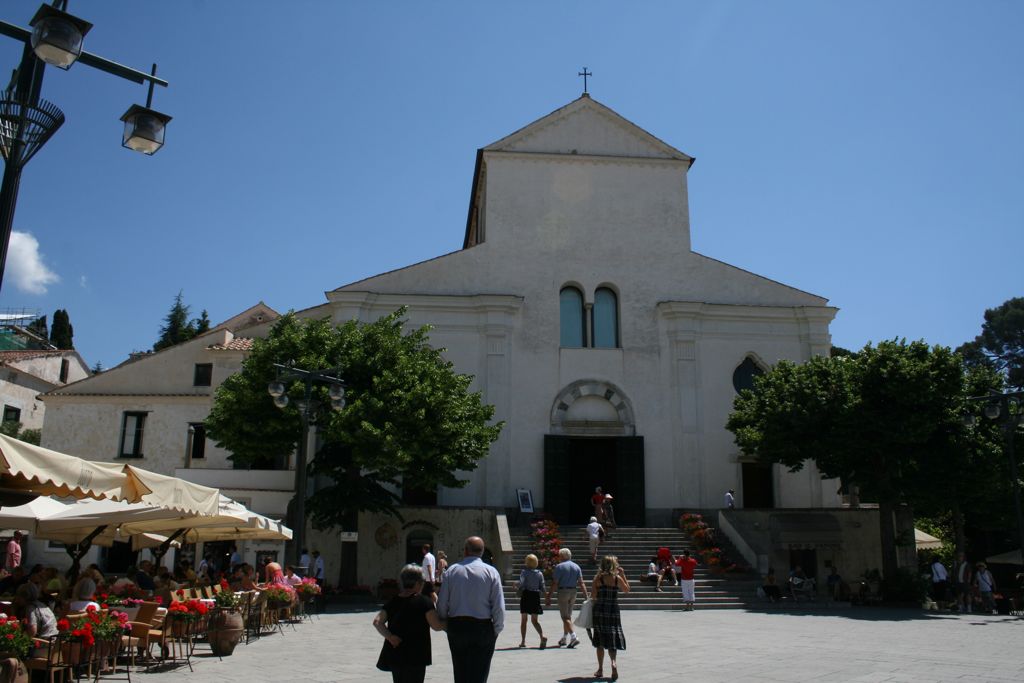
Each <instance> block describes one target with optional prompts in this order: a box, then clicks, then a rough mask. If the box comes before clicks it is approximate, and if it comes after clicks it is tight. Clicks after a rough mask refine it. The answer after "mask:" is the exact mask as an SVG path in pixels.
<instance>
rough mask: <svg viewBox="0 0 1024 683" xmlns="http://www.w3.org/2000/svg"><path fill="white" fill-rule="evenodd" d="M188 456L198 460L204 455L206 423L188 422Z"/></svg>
mask: <svg viewBox="0 0 1024 683" xmlns="http://www.w3.org/2000/svg"><path fill="white" fill-rule="evenodd" d="M188 429H189V438H190V439H191V441H190V443H189V457H190V458H192V460H200V459H202V458H205V457H206V425H204V424H203V423H202V422H189V423H188Z"/></svg>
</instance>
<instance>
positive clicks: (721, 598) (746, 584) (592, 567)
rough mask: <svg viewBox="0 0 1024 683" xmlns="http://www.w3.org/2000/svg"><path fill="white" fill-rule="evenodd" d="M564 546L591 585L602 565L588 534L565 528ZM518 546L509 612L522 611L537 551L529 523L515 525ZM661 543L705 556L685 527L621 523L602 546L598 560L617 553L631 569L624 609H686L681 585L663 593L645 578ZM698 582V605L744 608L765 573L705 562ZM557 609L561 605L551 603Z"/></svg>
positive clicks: (665, 587) (508, 586) (508, 582)
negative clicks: (529, 565)
mask: <svg viewBox="0 0 1024 683" xmlns="http://www.w3.org/2000/svg"><path fill="white" fill-rule="evenodd" d="M561 534H562V546H563V547H567V548H569V549H570V550H572V553H573V557H572V559H573V561H574V562H576V563H577V564H578V565H580V567H581V568H582V569H583V580H584V581H586V583H587V586H588V587H589V586H590V585H591V583H592V582H593V580H594V576H595V575H596V574H597V568H598V565H597V564H595V563H592V562H591V561H590V554H589V545H588V543H587V539H586V533H585V531H583V530H582V529H579V528H578V527H575V528H574V527H563V528H562V529H561ZM510 535H511V539H512V547H513V548H514V552H513V560H512V571H511V572H510V575H509V576H506V577H505V581H504V589H505V607H506V609H507V610H508V611H509V612H518V611H519V598H518V597H517V596H516V592H515V584H516V581H517V580H518V579H519V572H520V571H521V570H522V569H523V568H524V566H525V565H524V564H523V562H524V559H525V557H526V556H527V555H528V554H529V553H530V552H532V548H533V538H532V535H531V533H530V529H529V528H516V529H512V530H511V533H510ZM660 547H667V548H669V549H670V550H671V551H672V554H673V555H678V554H680V553H682V551H683V550H690V552H691V553H692V554H694V555H695V556H697V557H698V558H699V555H698V554H697V553H696V548H695V547H694V546H693V544H692V543H691V542H690V540H689V537H688V536H687V535H686V534H684V533H683V532H682V531H681V530H679V529H677V528H673V527H668V528H650V527H619V528H618V529H614V530H611V532H610V533H609V534H608V536H607V538H606V539H605V540H604V542H602V543H601V545H600V547H599V548H598V552H597V556H598V560H599V561H600V558H602V557H604V556H605V555H615V556H616V557H617V558H618V559H619V564H620V565H621V566H622V568H623V569H625V571H626V578H627V580H628V581H629V588H630V592H629V593H620V594H619V607H620V609H624V610H645V609H647V610H679V609H682V608H683V604H682V596H681V594H680V591H679V587H678V586H674V585H671V584H666V583H662V591H661V592H658V591H657V590H656V589H655V586H654V585H651V584H648V583H645V582H643V581H641V580H640V579H641V577H643V576H645V575H646V573H647V565H648V564H649V563H650V561H651V557H652V556H653V555H654V554H655V553H656V552H657V549H658V548H660ZM694 579H695V581H696V588H695V593H696V598H697V603H696V606H697V609H740V608H743V607H746V606H748V604H750V603H752V602H753V601H754V600H756V597H755V594H756V592H757V586H758V585H760V583H761V582H760V578H759V577H758V576H756V575H755V574H732V573H730V574H718V573H713V572H712V571H711V570H709V569H708V568H707V567H706V566H704V565H700V566H698V567H697V569H696V571H695V572H694ZM576 602H577V604H579V603H581V602H583V596H582V594H580V595H578V596H577V598H576ZM547 609H553V610H557V609H558V608H557V606H556V605H554V601H552V605H551V607H550V608H547Z"/></svg>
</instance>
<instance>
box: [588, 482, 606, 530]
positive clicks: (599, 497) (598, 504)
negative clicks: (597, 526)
mask: <svg viewBox="0 0 1024 683" xmlns="http://www.w3.org/2000/svg"><path fill="white" fill-rule="evenodd" d="M590 504H591V505H593V506H594V516H595V517H597V521H598V522H603V521H604V491H602V490H601V487H600V486H598V487H597V488H596V489H594V495H592V496H591V497H590Z"/></svg>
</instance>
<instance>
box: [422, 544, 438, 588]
mask: <svg viewBox="0 0 1024 683" xmlns="http://www.w3.org/2000/svg"><path fill="white" fill-rule="evenodd" d="M420 550H422V551H423V582H424V583H430V584H433V583H434V581H435V580H436V579H437V559H435V558H434V553H432V552H430V544H429V543H424V544H423V547H422V548H420Z"/></svg>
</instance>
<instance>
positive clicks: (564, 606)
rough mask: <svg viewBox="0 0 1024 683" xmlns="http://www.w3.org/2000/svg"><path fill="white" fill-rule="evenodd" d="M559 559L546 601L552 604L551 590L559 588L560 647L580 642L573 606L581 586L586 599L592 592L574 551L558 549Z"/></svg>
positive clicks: (571, 645)
mask: <svg viewBox="0 0 1024 683" xmlns="http://www.w3.org/2000/svg"><path fill="white" fill-rule="evenodd" d="M558 559H559V560H561V562H559V563H558V564H556V565H555V570H554V576H553V579H552V581H551V585H550V587H549V588H548V595H547V600H546V601H545V603H546V604H547V605H549V606H550V605H551V591H552V590H557V591H558V593H557V597H558V614H559V616H560V617H562V638H561V639H560V640H559V641H558V647H562V646H563V645H568V646H569V647H576V646H577V645H579V644H580V639H579V638H577V637H576V633H575V632H574V631H573V628H572V608H573V606H574V605H575V604H576V590H577V588H579V590H581V591H583V599H584V600H586V599H588V598H589V597H590V594H589V593H588V592H587V584H586V583H585V582H584V581H583V570H582V569H580V566H579V565H578V564H576V563H575V562H573V561H572V551H571V550H569V549H568V548H562V549H561V550H559V551H558Z"/></svg>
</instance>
